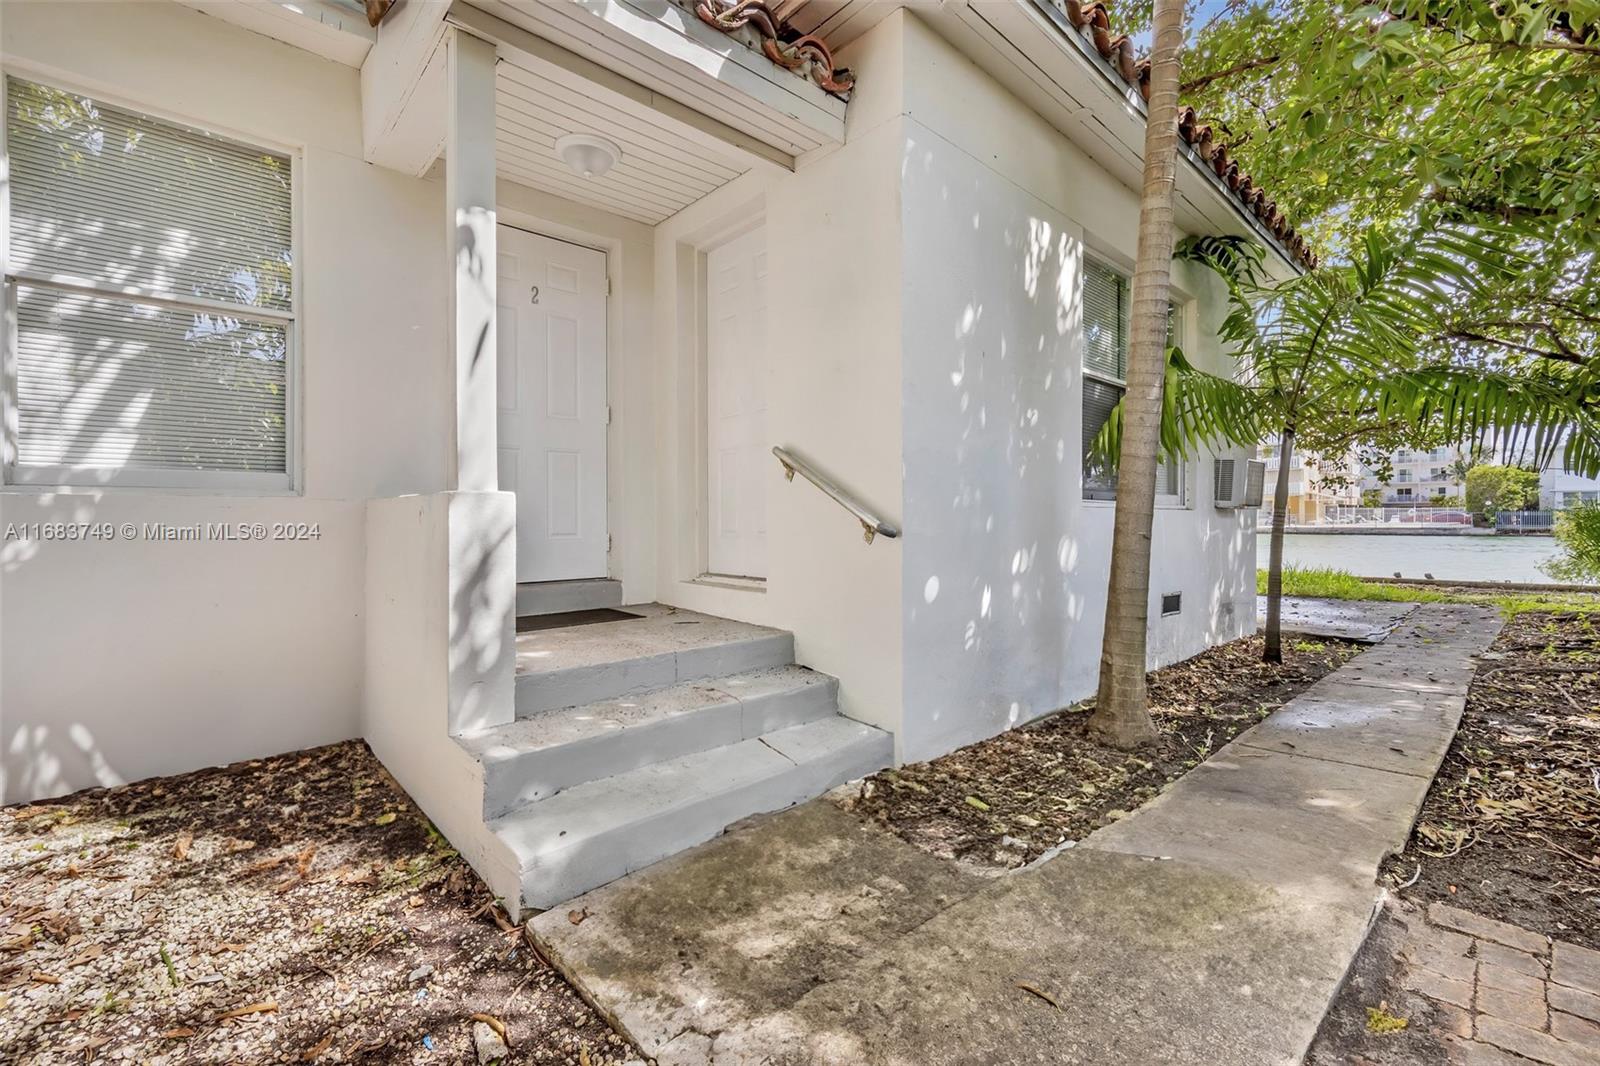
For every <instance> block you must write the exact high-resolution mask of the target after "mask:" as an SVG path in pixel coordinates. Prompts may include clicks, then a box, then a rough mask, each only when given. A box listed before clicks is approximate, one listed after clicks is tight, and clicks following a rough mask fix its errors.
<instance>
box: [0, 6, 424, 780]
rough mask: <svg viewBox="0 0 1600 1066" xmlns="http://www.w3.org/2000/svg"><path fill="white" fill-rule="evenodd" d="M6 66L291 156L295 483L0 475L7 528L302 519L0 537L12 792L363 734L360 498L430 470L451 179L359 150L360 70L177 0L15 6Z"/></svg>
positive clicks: (401, 487) (3, 688)
mask: <svg viewBox="0 0 1600 1066" xmlns="http://www.w3.org/2000/svg"><path fill="white" fill-rule="evenodd" d="M0 33H3V38H0V48H3V51H4V62H5V66H6V69H7V71H8V72H12V73H18V74H22V75H25V76H30V77H34V78H38V79H41V80H46V81H50V82H53V83H56V84H60V85H63V86H67V87H70V88H77V89H80V90H83V91H86V92H90V93H100V94H102V95H103V96H105V97H106V98H107V99H110V100H114V101H117V102H120V103H123V104H126V105H128V106H131V107H134V108H137V109H143V110H146V111H149V112H152V113H156V114H161V115H165V116H169V117H173V118H178V119H184V120H187V121H190V122H192V123H195V124H197V125H202V126H206V127H210V128H216V129H220V130H223V131H225V132H229V133H232V134H233V135H235V136H238V137H241V138H244V139H246V140H249V139H256V140H259V141H263V142H266V143H270V144H275V145H279V146H283V147H287V148H289V149H292V150H293V151H294V152H295V154H296V161H297V165H298V167H299V176H298V177H299V216H298V223H299V225H298V231H299V233H298V256H299V264H298V265H299V279H298V280H299V285H300V304H299V312H300V316H299V324H300V330H301V333H300V344H301V348H300V352H301V366H302V368H303V379H302V387H301V390H300V396H301V400H302V406H301V441H300V445H301V452H302V454H303V456H304V463H303V467H302V471H301V485H302V489H303V494H301V495H286V496H269V497H248V496H240V495H218V494H175V493H162V492H150V491H139V490H131V489H115V490H113V489H104V490H94V491H84V490H73V491H61V492H41V491H37V490H15V489H8V490H5V491H3V492H0V528H3V527H4V525H5V524H8V523H19V524H21V523H33V522H50V521H89V520H92V521H96V522H111V523H115V524H117V525H119V526H120V525H121V524H122V523H126V522H132V523H134V524H136V525H142V524H143V523H145V522H165V523H171V524H185V523H189V522H197V521H199V522H203V521H225V520H235V521H238V520H253V521H263V522H269V523H270V522H280V521H284V522H314V523H318V524H319V525H320V527H321V537H320V539H318V540H316V541H305V542H296V543H281V544H257V543H249V544H222V543H211V544H192V543H181V544H170V543H169V544H160V543H145V542H134V543H130V542H124V541H121V540H119V541H118V542H117V543H115V544H109V545H108V544H100V543H90V544H63V543H41V542H38V541H34V542H31V543H26V544H24V543H21V542H17V541H13V542H9V543H4V544H0V750H3V764H0V765H3V776H4V781H3V794H4V798H5V799H6V800H8V801H10V800H19V799H26V798H32V797H35V796H42V795H53V794H59V793H62V792H67V791H71V790H74V789H77V788H82V787H86V786H90V785H97V784H112V783H116V782H120V781H123V780H130V779H135V778H139V777H144V776H148V775H151V774H159V773H169V772H174V771H179V770H186V769H192V768H194V767H197V766H204V765H207V764H212V763H220V762H226V761H230V760H234V759H241V758H247V757H252V756H258V755H264V754H268V753H271V752H276V751H283V750H287V749H294V748H297V747H304V746H308V745H313V744H320V743H325V742H328V741H333V740H339V739H343V738H347V737H352V736H355V735H357V734H358V732H359V729H360V724H359V707H360V696H361V692H360V686H361V676H362V661H363V629H362V626H363V580H364V579H363V553H364V533H363V529H364V523H365V518H364V500H365V499H366V498H368V497H372V496H386V495H391V494H397V493H403V492H419V491H435V490H437V489H439V488H441V487H442V486H443V483H444V462H445V458H446V455H447V451H446V446H445V444H444V440H445V437H444V433H445V429H446V422H445V419H446V418H447V417H448V415H449V410H448V407H447V405H446V404H444V403H441V402H440V400H439V397H441V396H443V395H444V391H443V390H444V385H445V382H446V379H445V369H446V367H445V363H444V361H443V359H442V357H441V356H440V354H439V353H441V352H442V351H443V329H444V326H443V310H444V303H443V300H442V299H440V300H433V299H425V298H419V297H421V296H423V295H424V294H427V293H431V292H437V291H438V290H439V286H440V285H441V284H442V280H443V265H444V264H443V236H444V229H443V225H442V223H441V221H440V212H441V207H440V202H441V201H440V195H441V193H440V187H439V185H438V183H429V182H424V181H419V180H415V179H410V178H406V177H403V176H401V175H398V174H395V173H393V172H391V171H386V170H382V169H379V168H376V167H372V166H369V165H367V164H366V163H364V162H363V161H362V159H361V116H360V99H359V88H358V76H357V73H356V72H355V71H354V70H352V69H350V68H348V67H343V66H340V65H338V64H335V63H332V62H328V61H325V60H322V59H318V58H316V57H314V56H312V55H310V54H309V53H306V52H303V51H300V50H297V49H294V48H291V47H289V46H287V45H283V44H279V43H276V42H273V41H271V40H269V39H267V38H265V37H261V36H258V35H256V34H252V33H249V32H246V31H244V30H241V29H239V28H237V27H233V26H229V25H227V24H225V23H223V22H221V21H219V20H217V19H214V18H210V17H207V16H205V15H201V14H199V13H197V12H194V11H190V10H188V9H185V8H182V7H180V6H178V5H175V4H123V3H105V4H98V3H96V4H89V3H72V4H47V3H25V4H7V5H6V10H5V15H4V19H3V21H0Z"/></svg>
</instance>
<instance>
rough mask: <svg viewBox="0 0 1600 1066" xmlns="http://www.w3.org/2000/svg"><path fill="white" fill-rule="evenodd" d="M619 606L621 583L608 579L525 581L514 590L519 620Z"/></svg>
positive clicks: (620, 603)
mask: <svg viewBox="0 0 1600 1066" xmlns="http://www.w3.org/2000/svg"><path fill="white" fill-rule="evenodd" d="M621 606H622V582H620V581H613V580H611V579H610V578H608V577H594V578H583V579H581V580H576V581H524V582H522V583H521V584H519V585H518V586H517V617H518V618H529V617H532V616H533V615H539V614H566V613H568V612H570V611H594V610H598V609H600V608H602V607H621Z"/></svg>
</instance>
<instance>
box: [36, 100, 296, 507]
mask: <svg viewBox="0 0 1600 1066" xmlns="http://www.w3.org/2000/svg"><path fill="white" fill-rule="evenodd" d="M6 102H7V112H6V140H7V148H8V151H9V155H10V160H11V179H12V183H11V234H12V243H11V252H12V254H11V259H10V261H9V263H8V267H7V270H8V274H7V278H6V282H7V285H8V287H9V288H10V290H11V292H10V296H11V298H13V299H14V300H15V301H16V309H17V313H16V333H15V336H14V337H12V338H10V345H9V347H10V354H11V356H12V358H13V360H14V374H13V376H12V380H13V381H14V382H15V389H14V392H13V393H12V394H11V395H8V396H7V401H8V403H9V404H10V405H11V406H12V407H13V410H14V417H13V418H12V419H9V420H8V424H9V425H11V426H14V427H15V430H14V439H11V440H8V441H7V442H6V445H7V456H6V459H7V470H8V474H9V475H10V478H11V479H12V480H16V481H23V482H27V481H34V482H56V483H69V484H116V483H122V484H134V485H186V484H187V485H213V486H227V485H240V486H252V487H267V486H277V487H288V485H289V441H290V435H289V416H290V412H291V411H292V410H293V406H292V399H291V392H292V389H293V388H294V384H295V383H294V381H293V375H292V367H293V360H292V358H291V344H292V341H293V334H294V319H293V311H294V306H293V293H294V280H293V269H294V263H293V252H292V220H291V203H292V194H291V178H290V175H291V167H290V161H289V159H288V158H287V157H285V156H283V155H281V154H277V153H273V152H269V151H264V150H262V149H259V148H253V147H250V146H248V145H243V144H239V143H237V142H234V141H230V140H226V139H224V138H221V137H216V136H213V135H210V134H207V133H203V132H200V131H197V130H193V129H189V128H187V127H184V126H179V125H176V124H173V123H170V122H165V121H161V120H158V119H154V118H150V117H149V116H146V115H141V114H137V113H135V112H132V111H127V110H124V109H122V108H118V107H113V106H110V105H107V104H104V103H101V102H98V101H95V100H92V99H89V98H86V97H83V96H80V95H77V94H74V93H69V92H65V91H63V90H59V89H54V88H50V87H47V86H42V85H37V84H33V83H30V82H27V81H23V80H20V79H16V78H11V79H8V80H7V86H6Z"/></svg>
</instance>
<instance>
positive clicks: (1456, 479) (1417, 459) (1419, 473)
mask: <svg viewBox="0 0 1600 1066" xmlns="http://www.w3.org/2000/svg"><path fill="white" fill-rule="evenodd" d="M1460 457H1461V450H1460V449H1459V448H1455V447H1451V446H1443V447H1439V448H1429V449H1425V450H1424V449H1416V448H1399V449H1397V450H1396V451H1394V452H1393V453H1391V454H1390V456H1389V462H1390V465H1391V466H1392V467H1393V470H1392V472H1391V473H1390V475H1389V479H1388V480H1387V481H1380V480H1379V479H1378V475H1377V473H1376V472H1374V471H1373V469H1372V468H1371V467H1366V468H1364V469H1363V472H1362V474H1363V476H1362V478H1361V488H1362V490H1363V491H1367V490H1371V489H1377V490H1378V491H1379V492H1381V493H1382V494H1383V496H1382V500H1383V503H1384V505H1385V506H1389V507H1407V506H1427V505H1428V503H1429V502H1430V501H1432V500H1437V499H1439V498H1440V497H1444V498H1445V499H1446V500H1448V501H1449V504H1447V506H1454V505H1455V504H1456V503H1457V502H1464V501H1465V499H1466V495H1467V485H1466V479H1465V478H1464V477H1461V476H1460V475H1459V474H1457V473H1456V465H1455V464H1456V461H1457V460H1458V459H1459V458H1460Z"/></svg>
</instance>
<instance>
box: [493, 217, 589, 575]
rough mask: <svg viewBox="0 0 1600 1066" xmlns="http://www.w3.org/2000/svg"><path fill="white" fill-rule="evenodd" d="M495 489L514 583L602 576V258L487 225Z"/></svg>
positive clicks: (566, 244)
mask: <svg viewBox="0 0 1600 1066" xmlns="http://www.w3.org/2000/svg"><path fill="white" fill-rule="evenodd" d="M499 246H500V247H499V256H500V268H499V272H500V277H499V290H498V291H499V311H500V313H499V318H498V336H499V350H498V354H499V406H500V425H499V440H500V488H501V490H502V491H506V492H514V493H516V494H517V580H518V581H559V580H562V579H565V578H585V577H605V576H606V549H607V530H606V422H607V408H606V256H605V253H604V252H597V251H595V250H594V249H592V248H580V247H579V246H578V245H575V244H568V243H566V242H565V241H558V240H553V239H552V238H549V237H541V236H539V235H538V234H535V233H526V232H524V231H522V230H518V229H511V228H510V227H508V226H501V227H500V228H499Z"/></svg>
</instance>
